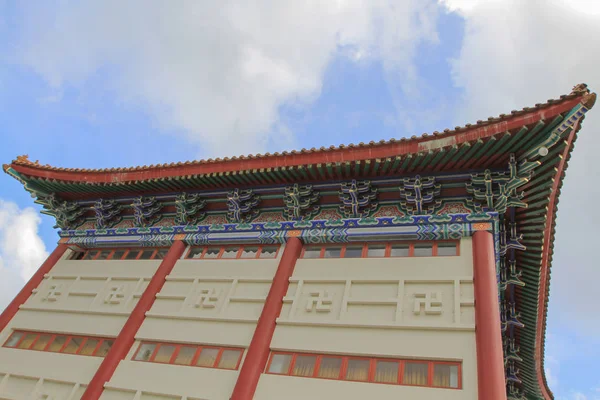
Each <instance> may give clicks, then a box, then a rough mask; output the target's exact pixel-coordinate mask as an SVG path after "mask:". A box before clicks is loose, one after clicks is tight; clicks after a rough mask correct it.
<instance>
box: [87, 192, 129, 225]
mask: <svg viewBox="0 0 600 400" xmlns="http://www.w3.org/2000/svg"><path fill="white" fill-rule="evenodd" d="M92 208H93V210H94V212H95V213H96V229H108V228H112V227H113V226H115V225H116V224H118V223H119V222H121V220H123V217H122V216H121V215H120V214H121V210H122V208H123V207H122V206H121V205H120V204H119V203H117V202H116V201H115V200H103V199H100V200H97V201H96V202H95V203H94V206H93V207H92Z"/></svg>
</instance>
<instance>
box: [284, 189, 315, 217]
mask: <svg viewBox="0 0 600 400" xmlns="http://www.w3.org/2000/svg"><path fill="white" fill-rule="evenodd" d="M283 201H284V203H285V210H284V212H285V215H286V216H287V218H288V219H290V220H296V221H297V220H306V219H311V218H312V217H313V216H315V215H316V214H317V213H318V212H319V206H317V205H315V204H316V203H317V202H318V201H319V193H318V192H315V191H314V190H313V187H312V186H311V185H304V186H302V185H298V184H297V183H296V184H294V185H292V186H286V188H285V195H284V197H283Z"/></svg>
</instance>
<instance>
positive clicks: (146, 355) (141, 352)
mask: <svg viewBox="0 0 600 400" xmlns="http://www.w3.org/2000/svg"><path fill="white" fill-rule="evenodd" d="M155 348H156V345H155V344H154V343H143V344H142V345H141V346H140V348H139V349H138V351H137V353H136V354H135V357H134V360H137V361H149V360H150V357H152V353H154V349H155Z"/></svg>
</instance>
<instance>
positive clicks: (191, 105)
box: [14, 0, 439, 155]
mask: <svg viewBox="0 0 600 400" xmlns="http://www.w3.org/2000/svg"><path fill="white" fill-rule="evenodd" d="M25 4H26V5H25ZM21 6H22V7H23V9H22V10H21V11H22V12H21V14H20V15H21V16H22V20H21V21H19V22H20V23H19V26H21V27H22V28H23V29H22V31H21V32H20V33H19V35H18V40H17V44H16V46H15V48H16V49H17V50H16V53H15V54H14V57H15V61H16V62H20V63H23V64H25V65H28V66H30V67H31V68H33V69H34V70H35V71H37V72H38V73H39V74H41V75H42V76H44V77H45V78H46V79H47V80H48V82H49V83H50V84H51V85H53V86H55V87H62V86H64V85H76V86H79V87H84V86H85V82H86V81H87V80H88V79H89V78H91V77H93V76H94V74H96V73H97V72H98V71H100V70H101V69H103V70H110V71H111V72H112V74H111V76H112V77H113V78H114V79H112V80H110V82H109V84H110V85H112V90H115V91H116V92H117V93H118V94H119V95H120V98H121V99H123V100H124V101H126V102H134V103H135V104H143V105H144V106H145V107H147V109H148V110H149V111H150V113H151V115H153V116H156V118H157V119H158V121H159V122H161V123H162V124H165V125H166V126H168V127H171V128H176V129H179V130H182V131H184V132H185V133H186V134H187V136H188V137H189V138H190V139H192V140H193V141H194V142H196V143H198V144H200V145H202V146H204V148H203V150H204V151H205V152H208V153H211V154H213V155H215V154H216V155H233V154H236V153H237V154H239V153H242V154H247V153H250V152H256V151H264V150H265V149H269V148H272V147H273V146H272V145H273V143H274V141H275V140H278V139H279V140H280V138H278V135H279V133H280V132H281V129H279V127H281V121H279V120H278V108H279V107H280V106H281V105H283V104H287V103H299V104H303V103H305V102H310V101H311V100H312V99H314V98H315V97H316V96H318V95H319V93H320V90H321V85H322V79H323V74H324V71H325V68H326V66H327V65H328V63H329V61H330V60H331V59H332V58H333V57H334V56H336V55H340V54H345V55H348V56H350V58H351V59H353V60H356V61H361V62H362V61H363V60H365V59H378V60H382V62H383V64H384V66H385V68H386V69H387V70H389V71H393V72H394V73H397V74H400V75H402V76H403V87H402V89H403V90H407V91H410V90H414V88H415V87H416V86H417V85H416V83H415V80H416V79H417V76H418V74H417V71H416V70H415V68H414V67H413V65H412V60H413V57H414V52H415V48H416V46H417V45H418V44H419V43H420V42H422V41H435V40H436V39H437V37H436V32H435V24H436V20H437V13H438V11H439V6H438V5H437V3H436V1H435V0H426V1H425V0H419V1H417V0H398V1H393V0H347V1H329V2H327V1H325V2H320V1H308V2H305V1H286V2H281V1H276V0H262V1H258V2H251V3H247V2H197V1H181V2H176V4H172V3H171V2H169V3H168V4H166V3H164V2H161V1H141V0H140V1H133V2H121V1H116V0H108V1H103V2H85V3H84V2H75V1H73V2H70V1H62V2H60V4H59V5H58V6H56V5H54V4H53V5H51V6H50V5H46V4H44V3H41V4H39V3H38V4H35V5H34V4H31V3H23V4H22V5H21ZM282 129H283V130H284V131H285V127H282ZM284 136H285V135H284ZM285 137H287V138H288V139H287V140H284V143H277V146H278V147H279V146H281V145H287V146H290V145H292V143H293V137H290V135H287V136H285ZM286 142H287V143H286Z"/></svg>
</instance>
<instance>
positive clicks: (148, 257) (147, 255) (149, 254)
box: [139, 250, 154, 260]
mask: <svg viewBox="0 0 600 400" xmlns="http://www.w3.org/2000/svg"><path fill="white" fill-rule="evenodd" d="M152 254H154V250H142V255H141V256H140V258H139V260H151V259H152Z"/></svg>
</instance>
